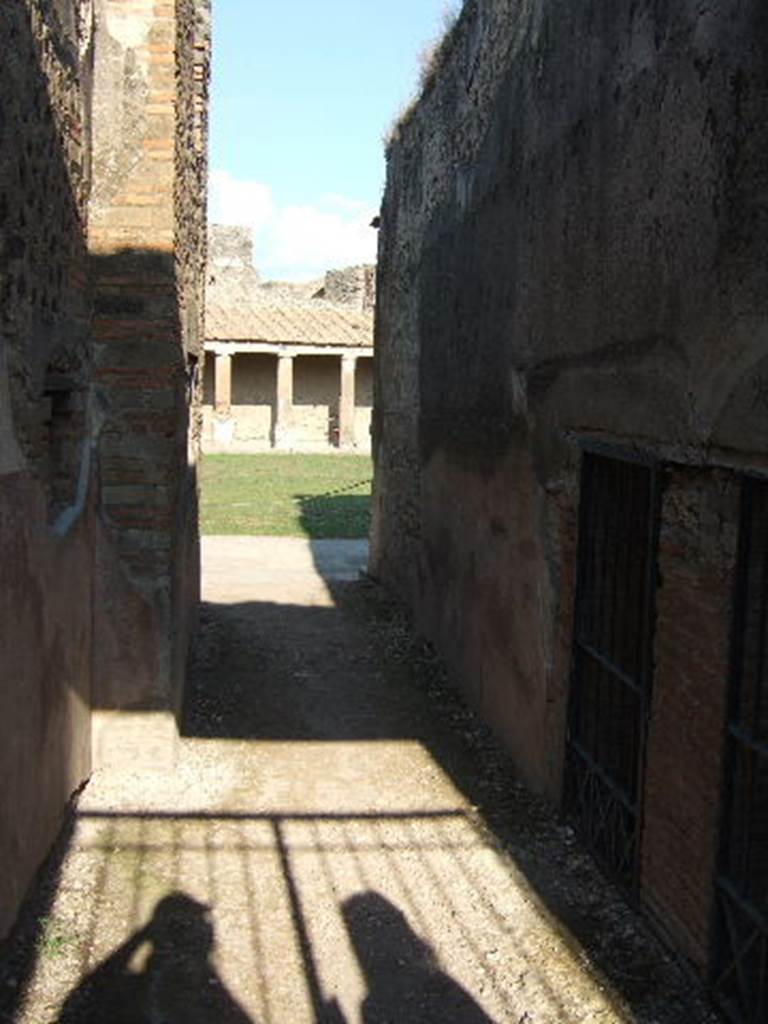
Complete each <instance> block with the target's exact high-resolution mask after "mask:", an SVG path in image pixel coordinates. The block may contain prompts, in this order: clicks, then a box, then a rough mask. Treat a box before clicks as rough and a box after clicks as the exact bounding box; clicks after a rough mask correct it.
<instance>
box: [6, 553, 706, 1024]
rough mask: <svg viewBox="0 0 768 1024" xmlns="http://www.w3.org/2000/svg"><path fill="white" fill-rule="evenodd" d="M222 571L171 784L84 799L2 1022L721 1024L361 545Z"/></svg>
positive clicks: (52, 873) (26, 930) (214, 580)
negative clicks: (523, 777)
mask: <svg viewBox="0 0 768 1024" xmlns="http://www.w3.org/2000/svg"><path fill="white" fill-rule="evenodd" d="M203 558H204V598H205V604H204V606H203V611H202V629H201V637H200V643H199V645H198V651H197V656H196V660H195V664H194V665H193V667H192V669H191V671H190V677H189V685H188V701H187V709H186V715H185V721H184V728H183V733H184V735H183V736H182V738H181V740H180V743H179V747H178V751H177V754H176V759H175V768H174V770H172V771H169V770H168V768H167V766H165V765H162V766H153V765H147V764H143V763H136V764H135V765H133V766H132V767H131V768H130V769H127V770H126V769H123V770H120V771H118V770H114V769H113V770H105V771H102V772H99V773H96V774H95V775H94V777H93V778H92V779H91V781H90V783H89V784H88V786H87V787H86V789H85V790H84V792H83V793H82V794H81V796H80V799H79V802H78V804H77V806H76V808H75V811H74V814H73V819H72V824H71V828H70V829H69V831H68V833H67V834H66V835H65V836H64V837H63V839H62V842H61V844H60V847H59V849H58V850H57V852H56V854H55V855H54V857H53V858H52V862H51V865H50V868H49V871H48V873H47V875H46V876H44V877H43V878H42V879H41V883H40V886H39V889H38V891H37V893H36V894H35V896H34V898H33V899H32V901H31V902H30V903H29V905H28V907H27V908H26V911H25V913H24V915H23V917H22V921H21V925H20V928H19V931H18V933H17V935H16V937H15V942H14V944H13V945H12V946H11V947H9V948H8V949H7V950H6V955H5V957H4V961H3V964H2V967H0V986H1V988H0V1020H6V1021H16V1022H18V1024H49V1022H54V1021H58V1022H61V1024H72V1022H89V1024H90V1022H92V1024H96V1022H99V1024H122V1022H125V1024H128V1022H130V1024H143V1022H147V1024H187V1022H189V1024H198V1022H199V1024H202V1022H209V1024H303V1022H321V1021H322V1022H329V1024H358V1022H362V1024H385V1022H391V1024H410V1022H435V1024H438V1022H439V1024H450V1022H456V1024H488V1022H496V1024H501V1022H504V1024H506V1022H512V1024H576V1022H600V1024H609V1022H630V1021H634V1022H642V1024H710V1022H714V1021H715V1020H716V1018H715V1016H714V1015H713V1014H712V1013H711V1010H710V1009H709V1008H708V1004H707V1002H706V1000H705V999H704V997H703V996H702V994H701V991H700V989H699V988H698V986H697V984H696V982H695V980H694V979H693V978H692V976H690V975H689V974H688V973H687V972H685V971H684V970H683V969H681V968H680V967H679V966H678V965H677V963H676V962H675V961H674V960H672V959H671V958H670V957H669V956H667V955H666V954H665V952H664V950H663V949H662V948H661V947H660V946H659V944H658V943H657V942H656V941H655V940H653V939H652V938H651V937H650V935H649V934H648V932H647V930H646V928H645V927H644V925H643V923H642V922H641V921H640V920H639V919H638V917H637V916H636V915H635V914H634V912H632V911H631V910H630V909H629V908H628V907H627V906H626V904H625V903H624V902H623V901H622V900H621V898H620V897H619V896H618V894H617V893H616V892H615V891H614V890H613V889H612V888H611V887H610V886H609V885H608V884H607V883H605V881H604V880H603V879H602V878H601V876H600V875H599V874H598V872H597V871H596V869H595V868H594V866H593V864H592V862H591V861H590V859H589V858H588V857H587V856H586V855H585V854H584V853H583V851H582V850H581V849H580V847H579V844H578V842H577V841H576V839H575V837H574V835H573V833H572V832H571V830H570V829H569V828H568V827H567V826H564V825H563V824H562V823H560V822H558V820H557V819H556V818H555V817H554V816H553V815H552V814H551V812H550V811H549V810H548V809H547V808H546V807H544V806H542V805H541V804H539V803H538V802H537V801H536V800H534V799H532V798H531V797H530V796H528V795H527V794H526V792H525V791H524V790H523V789H522V788H521V787H520V786H518V785H517V784H516V783H515V781H514V779H512V778H511V777H510V776H509V770H508V766H507V761H506V759H505V758H504V757H503V754H502V752H501V751H500V750H499V749H498V747H497V745H496V744H495V742H494V741H493V739H492V738H491V737H490V735H489V734H488V732H487V731H486V730H485V729H484V728H483V727H482V726H481V725H480V724H479V723H478V722H477V721H476V720H475V719H474V717H473V716H472V715H471V714H470V713H469V712H468V711H467V710H466V709H465V708H464V706H463V705H462V703H461V701H460V700H459V699H458V698H457V697H456V696H455V695H454V694H453V693H452V691H451V690H450V688H447V687H446V685H445V681H444V678H443V673H442V670H441V668H440V665H439V663H438V662H437V661H436V660H435V659H434V657H433V656H432V655H431V654H430V652H429V651H428V650H427V649H426V648H425V647H424V646H423V645H422V644H420V643H419V642H418V641H417V640H415V639H414V638H413V637H412V636H411V635H410V633H409V631H408V628H407V624H406V622H405V620H404V618H403V616H402V614H401V613H400V611H399V610H398V608H397V607H396V606H395V605H394V604H393V603H392V602H391V601H389V600H388V599H387V598H386V596H385V595H383V594H382V593H381V591H380V589H379V588H378V587H377V586H376V585H375V584H373V583H371V582H370V581H368V580H366V579H363V578H359V576H358V571H359V569H360V568H361V567H362V566H363V565H364V562H365V545H364V543H362V542H355V541H347V542H332V541H316V542H314V543H309V542H305V541H301V540H297V539H291V538H248V537H238V538H222V537H209V538H206V539H205V542H204V549H203Z"/></svg>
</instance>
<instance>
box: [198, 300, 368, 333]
mask: <svg viewBox="0 0 768 1024" xmlns="http://www.w3.org/2000/svg"><path fill="white" fill-rule="evenodd" d="M205 336H206V340H208V341H262V342H270V343H273V344H277V343H284V344H292V345H328V346H340V345H345V346H361V345H365V346H372V345H373V316H372V315H371V313H363V312H362V311H360V310H356V309H345V308H343V307H340V306H332V305H330V304H329V303H323V302H320V301H307V302H305V303H297V304H293V303H291V304H274V305H272V304H270V305H266V304H263V303H261V302H258V301H254V299H253V295H252V293H251V292H250V291H249V290H247V289H242V290H238V289H235V288H232V287H231V286H230V287H226V288H217V287H216V286H215V285H214V286H211V287H209V289H208V294H207V296H206V310H205Z"/></svg>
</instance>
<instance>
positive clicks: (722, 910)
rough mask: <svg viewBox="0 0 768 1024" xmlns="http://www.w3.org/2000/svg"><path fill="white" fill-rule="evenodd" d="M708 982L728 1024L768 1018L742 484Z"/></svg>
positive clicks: (751, 610) (762, 806)
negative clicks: (726, 746)
mask: <svg viewBox="0 0 768 1024" xmlns="http://www.w3.org/2000/svg"><path fill="white" fill-rule="evenodd" d="M731 687H732V690H731V707H730V720H729V724H728V742H729V757H728V762H727V764H728V772H727V781H726V801H725V812H724V816H723V825H722V836H721V840H722V841H721V860H720V874H719V876H718V879H717V884H716V888H717V909H716V915H717V917H716V941H715V957H714V966H713V982H714V987H715V992H716V995H717V998H718V1000H719V1002H720V1003H721V1005H722V1006H723V1008H724V1009H725V1010H726V1012H727V1014H728V1017H729V1018H730V1019H731V1020H732V1021H734V1022H738V1024H757V1022H763V1021H765V1020H766V1016H767V1015H768V482H766V481H763V480H752V479H747V480H745V482H744V489H743V498H742V515H741V532H740V547H739V562H738V573H737V589H736V613H735V621H734V640H733V659H732V670H731Z"/></svg>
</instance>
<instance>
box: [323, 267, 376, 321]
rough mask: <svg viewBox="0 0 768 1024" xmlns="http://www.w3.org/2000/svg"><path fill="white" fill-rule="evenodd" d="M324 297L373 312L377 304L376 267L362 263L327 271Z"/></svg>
mask: <svg viewBox="0 0 768 1024" xmlns="http://www.w3.org/2000/svg"><path fill="white" fill-rule="evenodd" d="M323 297H324V298H325V299H326V301H328V302H334V303H339V304H340V305H343V306H354V308H355V309H361V310H363V312H371V311H372V310H373V308H374V306H375V305H376V267H375V266H373V265H372V264H362V265H360V266H357V267H344V268H343V269H341V270H329V271H327V272H326V275H325V287H324V289H323Z"/></svg>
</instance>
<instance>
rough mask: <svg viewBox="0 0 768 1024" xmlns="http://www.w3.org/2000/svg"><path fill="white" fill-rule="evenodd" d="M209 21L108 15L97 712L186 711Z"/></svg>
mask: <svg viewBox="0 0 768 1024" xmlns="http://www.w3.org/2000/svg"><path fill="white" fill-rule="evenodd" d="M206 12H207V7H206V5H205V4H203V3H199V4H193V3H192V2H191V0H190V2H189V3H181V2H180V3H178V4H164V5H158V4H156V3H155V2H154V0H131V2H129V3H126V2H122V0H98V2H97V4H96V19H97V33H96V61H95V68H96V70H95V83H96V105H95V111H94V164H93V166H94V195H93V202H92V211H91V229H90V245H91V253H92V265H93V275H94V279H95V287H96V297H95V301H96V314H97V315H96V320H95V338H96V366H97V375H98V380H99V385H100V396H101V400H102V403H103V406H104V409H105V424H104V427H103V430H102V435H101V444H100V452H99V454H100V473H101V511H102V516H103V519H104V522H105V524H106V526H107V530H106V534H105V541H104V544H103V545H102V547H101V549H100V552H99V564H98V577H99V581H98V591H99V602H98V609H99V613H98V615H97V619H96V629H97V641H98V658H97V671H96V700H97V704H98V706H99V707H101V708H102V709H106V710H110V709H112V710H115V709H121V710H123V711H124V710H128V709H133V710H136V711H139V710H141V711H143V712H146V711H150V710H157V711H164V710H166V709H169V708H173V707H175V706H176V705H177V703H178V698H179V691H180V682H181V677H182V673H183V666H184V656H185V646H186V636H187V625H186V623H187V622H188V617H189V615H190V614H192V607H191V605H192V606H193V605H194V602H195V601H196V597H195V594H196V583H195V580H196V574H197V569H196V554H195V550H196V545H195V533H194V530H195V527H194V525H193V523H194V516H195V511H194V510H195V508H196V503H195V500H194V496H195V493H196V482H195V476H194V474H195V452H196V447H197V436H198V434H197V431H198V430H199V423H198V418H197V414H196V412H195V411H194V410H195V408H196V403H197V401H198V393H199V385H198V375H197V373H196V367H197V361H198V359H199V355H200V334H201V323H200V317H201V311H202V307H203V303H202V294H201V288H202V277H201V274H202V265H203V262H204V233H203V230H202V225H203V219H204V200H203V199H202V192H201V188H202V182H203V181H204V176H205V139H206V121H205V115H204V110H205V98H206V88H207V77H208V34H207V32H208V29H207V20H206V17H207V13H206ZM198 15H199V17H198ZM190 407H192V409H193V412H192V416H191V422H192V430H191V437H190V436H189V435H190V413H189V409H190ZM190 496H191V497H192V500H191V502H190V501H189V499H190Z"/></svg>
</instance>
